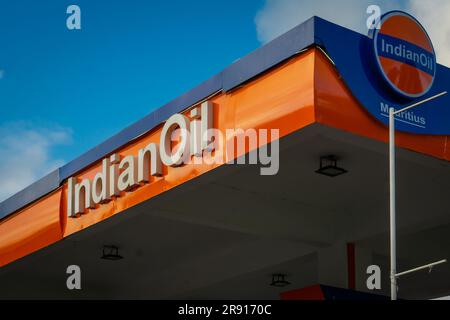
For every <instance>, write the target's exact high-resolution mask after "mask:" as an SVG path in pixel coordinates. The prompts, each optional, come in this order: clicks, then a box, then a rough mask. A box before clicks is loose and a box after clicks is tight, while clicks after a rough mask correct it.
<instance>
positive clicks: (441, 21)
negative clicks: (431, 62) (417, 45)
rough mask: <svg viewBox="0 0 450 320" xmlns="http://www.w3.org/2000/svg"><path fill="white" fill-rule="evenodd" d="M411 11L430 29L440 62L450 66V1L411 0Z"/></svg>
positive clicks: (429, 32)
mask: <svg viewBox="0 0 450 320" xmlns="http://www.w3.org/2000/svg"><path fill="white" fill-rule="evenodd" d="M409 12H410V13H411V14H412V15H414V16H415V17H416V18H417V19H418V20H419V21H420V22H421V23H422V24H423V26H424V28H425V29H426V30H427V31H428V34H429V35H430V37H431V39H432V41H433V45H434V49H435V50H436V55H437V60H438V61H439V63H442V64H444V65H446V66H450V19H449V17H448V15H449V14H450V1H449V0H432V1H423V0H409Z"/></svg>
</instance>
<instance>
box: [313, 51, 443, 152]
mask: <svg viewBox="0 0 450 320" xmlns="http://www.w3.org/2000/svg"><path fill="white" fill-rule="evenodd" d="M315 62H316V65H315V82H314V90H315V100H316V101H315V112H316V120H317V122H319V123H322V124H325V125H328V126H331V127H334V128H337V129H341V130H344V131H347V132H351V133H354V134H358V135H361V136H365V137H368V138H372V139H375V140H378V141H383V142H387V141H388V139H389V132H388V128H387V126H385V125H383V124H382V123H381V122H379V121H378V120H377V119H375V118H374V117H373V116H372V115H371V114H370V113H369V112H368V111H367V110H366V109H365V108H364V107H362V106H361V105H360V104H359V102H358V101H357V100H356V99H355V98H354V97H353V96H352V94H351V92H350V91H349V89H348V88H347V87H346V85H345V83H344V82H343V81H342V79H341V78H340V76H339V74H338V72H337V71H336V70H335V69H334V67H333V66H332V65H331V64H330V62H329V61H328V60H327V58H326V57H325V56H324V55H323V54H321V53H319V54H317V55H316V59H315ZM367 85H369V84H367ZM395 135H396V145H397V146H398V147H402V148H405V149H408V150H412V151H416V152H420V153H424V154H427V155H430V156H434V157H436V158H439V159H443V160H450V150H449V148H447V140H448V136H434V135H419V134H411V133H405V132H397V133H396V134H395Z"/></svg>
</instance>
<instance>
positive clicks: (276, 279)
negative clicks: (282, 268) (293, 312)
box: [270, 273, 291, 287]
mask: <svg viewBox="0 0 450 320" xmlns="http://www.w3.org/2000/svg"><path fill="white" fill-rule="evenodd" d="M290 284H291V283H290V282H289V281H286V275H285V274H282V273H275V274H272V282H271V283H270V285H271V286H273V287H285V286H287V285H290Z"/></svg>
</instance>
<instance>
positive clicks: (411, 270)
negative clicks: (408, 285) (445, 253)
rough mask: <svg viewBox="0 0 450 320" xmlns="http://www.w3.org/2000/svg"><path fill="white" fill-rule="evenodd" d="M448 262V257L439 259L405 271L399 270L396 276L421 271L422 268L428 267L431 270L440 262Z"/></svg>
mask: <svg viewBox="0 0 450 320" xmlns="http://www.w3.org/2000/svg"><path fill="white" fill-rule="evenodd" d="M446 262H447V259H443V260H439V261H436V262H433V263H429V264H426V265H424V266H420V267H417V268H414V269H410V270H406V271H403V272H399V273H397V274H396V275H395V277H396V278H399V277H401V276H404V275H405V274H410V273H413V272H416V271H420V270H423V269H426V268H430V271H431V268H433V267H434V266H437V265H438V264H442V263H446Z"/></svg>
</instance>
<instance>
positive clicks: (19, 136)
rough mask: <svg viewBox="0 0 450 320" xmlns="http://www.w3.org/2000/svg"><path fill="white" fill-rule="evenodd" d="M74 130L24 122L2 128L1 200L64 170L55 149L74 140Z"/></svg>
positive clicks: (1, 126)
mask: <svg viewBox="0 0 450 320" xmlns="http://www.w3.org/2000/svg"><path fill="white" fill-rule="evenodd" d="M71 136H72V132H71V130H70V129H67V128H62V127H59V126H54V125H52V126H36V125H33V124H32V123H29V122H25V121H20V122H12V123H6V124H2V125H0V155H1V156H0V176H1V179H2V184H1V187H0V201H3V200H5V199H6V198H8V197H9V196H11V195H13V194H14V193H16V192H18V191H20V190H22V189H23V188H25V187H26V186H28V185H29V184H31V183H33V182H34V181H36V180H38V179H39V178H41V177H43V176H44V175H46V174H47V173H49V172H51V171H52V170H54V169H56V168H58V167H60V166H61V165H62V164H63V163H64V160H63V159H60V158H53V157H52V150H53V148H54V147H55V146H58V145H61V144H67V143H69V142H70V141H71Z"/></svg>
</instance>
